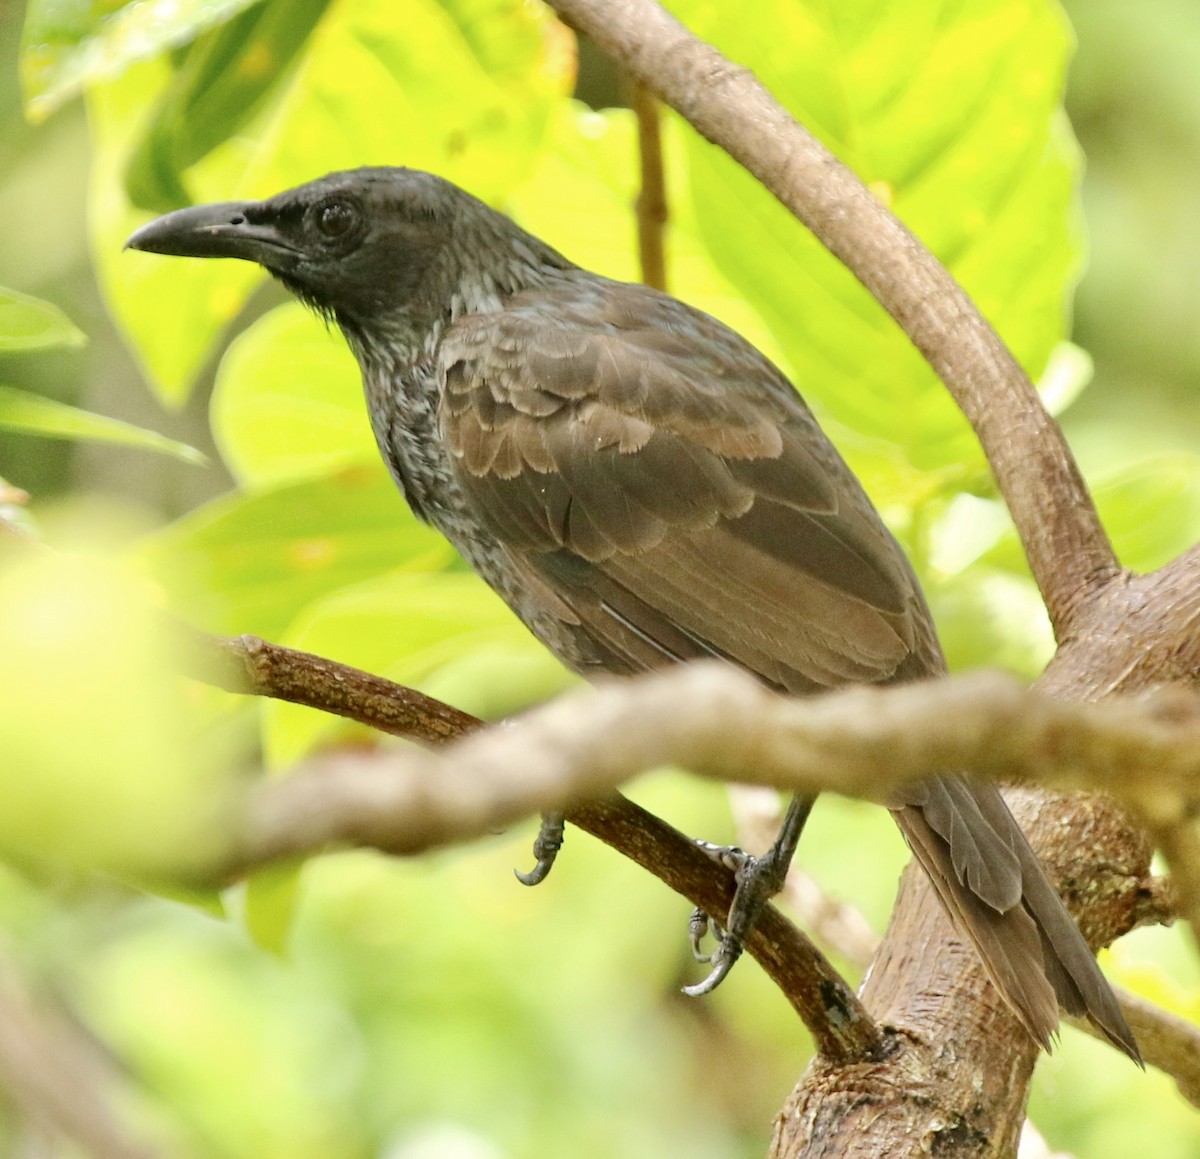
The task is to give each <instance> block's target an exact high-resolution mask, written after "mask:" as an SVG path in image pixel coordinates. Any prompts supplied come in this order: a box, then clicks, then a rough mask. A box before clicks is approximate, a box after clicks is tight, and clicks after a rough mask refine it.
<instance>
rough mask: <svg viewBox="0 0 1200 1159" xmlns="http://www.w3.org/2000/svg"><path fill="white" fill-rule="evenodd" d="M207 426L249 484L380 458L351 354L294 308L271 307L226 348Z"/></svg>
mask: <svg viewBox="0 0 1200 1159" xmlns="http://www.w3.org/2000/svg"><path fill="white" fill-rule="evenodd" d="M212 424H213V434H214V436H215V437H216V440H217V445H218V446H219V447H220V448H221V454H222V457H223V458H224V460H225V462H226V464H227V465H228V467H229V469H230V470H231V471H232V472H233V474H234V476H235V477H236V478H237V479H239V480H240V481H241V482H242V483H243V484H246V485H253V486H255V487H262V486H268V485H273V484H276V483H280V482H283V481H285V480H287V479H299V478H303V477H304V476H306V475H317V474H320V473H324V472H328V471H331V470H334V469H336V468H338V467H342V466H346V465H347V464H350V463H355V462H370V463H375V462H377V461H378V458H379V451H378V450H377V448H376V446H375V440H374V438H373V437H372V435H371V427H370V424H369V422H368V421H367V409H366V403H365V402H364V400H363V391H362V385H361V382H360V377H359V371H358V365H357V363H355V361H354V357H353V355H352V354H351V353H350V351H349V350H348V349H347V348H346V344H345V342H344V341H343V340H342V338H341V336H340V335H339V334H336V333H333V332H332V331H330V330H329V329H328V328H327V327H325V326H324V325H322V323H321V322H320V321H319V320H318V319H317V318H315V317H313V315H311V314H310V313H308V311H306V310H303V309H302V308H301V307H300V306H297V305H291V304H289V305H286V306H280V307H279V308H278V309H276V310H272V311H271V312H270V313H269V314H267V315H266V316H264V317H263V318H260V319H259V320H258V321H257V322H256V323H255V324H254V325H253V326H252V327H250V329H249V330H247V331H246V332H245V333H243V334H242V335H240V336H239V337H238V339H237V340H236V341H235V342H234V343H233V345H232V346H231V347H230V348H229V350H228V352H227V353H226V355H225V357H224V358H223V359H222V360H221V366H220V370H219V371H218V373H217V384H216V389H215V391H214V393H213V400H212Z"/></svg>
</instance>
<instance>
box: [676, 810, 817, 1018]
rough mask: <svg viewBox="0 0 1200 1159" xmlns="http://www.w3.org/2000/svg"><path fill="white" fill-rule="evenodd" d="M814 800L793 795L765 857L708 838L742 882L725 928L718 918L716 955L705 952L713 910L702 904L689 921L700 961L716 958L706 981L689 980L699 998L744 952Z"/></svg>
mask: <svg viewBox="0 0 1200 1159" xmlns="http://www.w3.org/2000/svg"><path fill="white" fill-rule="evenodd" d="M814 800H815V798H813V797H799V796H797V797H793V798H792V801H791V804H790V805H788V810H787V813H786V814H785V815H784V818H783V824H782V826H780V829H779V834H778V835H777V836H776V838H775V842H774V844H773V845H772V846H771V848H770V849H768V850H767V852H766V853H764V854H763V855H762V857H753V856H751V855H750V854H749V853H746V852H745V851H744V850H742V849H738V848H737V847H736V846H728V845H726V846H720V845H709V844H707V843H703V844H704V847H705V851H706V852H707V853H709V854H710V855H712V856H713V857H715V858H716V860H717V861H719V862H720V863H721V864H722V865H724V866H726V867H727V868H728V869H730V870H732V871H733V878H734V882H735V883H736V886H737V888H736V890H735V891H734V895H733V904H732V905H731V906H730V907H729V916H728V917H727V918H726V919H725V923H724V928H722V927H721V926H718V925H717V924H716V923H713V929H714V933H715V934H716V937H717V948H716V950H715V951H714V953H713V954H712V955H711V956H706V955H702V954H701V953H700V939H701V938H702V937H703V936H704V934H705V932H706V931H707V930H708V925H709V916H708V915H707V914H705V913H704V912H703V911H701V910H695V911H693V913H692V917H691V920H690V921H689V922H688V932H689V936H690V939H691V943H692V952H693V953H694V954H695V955H696V957H697V959H699V960H700V961H702V962H712V969H711V970H710V971H709V974H708V977H707V978H705V979H704V981H703V982H698V983H697V984H696V985H695V986H685V987H684V988H683V992H684V993H685V994H688V995H690V996H691V997H693V998H698V997H700V995H702V994H709V993H711V992H712V991H713V990H715V989H716V988H717V987H718V986H719V985H720V984H721V982H722V981H724V979H725V976H726V975H727V974H728V973H729V971H730V970H732V969H733V965H734V963H735V962H736V961H737V960H738V958H740V957H741V956H742V950H744V949H745V947H746V939H747V938H748V937H749V936H750V931H751V930H753V929H754V924H755V922H757V921H758V916H759V914H761V913H762V911H763V907H765V906H766V904H767V903H768V902H769V901H770V900H771V898H773V897H774V896H775V895H776V894H777V893H778V892H779V891H780V890H781V889H782V888H783V883H784V880H785V878H786V877H787V871H788V866H789V865H791V863H792V856H793V855H794V854H795V852H796V846H797V844H799V841H800V834H801V833H803V832H804V823H805V822H806V821H807V820H808V815H809V813H810V812H812V807H813V801H814Z"/></svg>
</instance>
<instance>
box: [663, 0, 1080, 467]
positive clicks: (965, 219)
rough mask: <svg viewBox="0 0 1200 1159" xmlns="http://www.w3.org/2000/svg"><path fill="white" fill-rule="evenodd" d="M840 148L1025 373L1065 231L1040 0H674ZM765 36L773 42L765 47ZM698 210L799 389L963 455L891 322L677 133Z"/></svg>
mask: <svg viewBox="0 0 1200 1159" xmlns="http://www.w3.org/2000/svg"><path fill="white" fill-rule="evenodd" d="M672 8H673V9H675V10H676V11H677V12H678V13H679V14H680V15H681V16H682V17H683V18H684V19H685V21H686V22H687V23H689V25H690V26H692V27H693V28H694V29H695V30H696V31H697V32H699V33H700V34H701V35H704V36H707V37H709V38H711V39H712V40H713V41H714V42H715V43H716V44H717V46H718V47H720V48H722V49H723V50H724V51H726V52H728V53H729V54H730V55H732V56H733V58H734V59H735V60H753V61H754V69H755V73H756V74H757V75H758V77H759V78H760V79H761V80H762V81H763V82H764V83H765V84H766V85H767V86H768V87H769V88H770V89H771V90H772V91H773V92H774V93H775V95H776V96H778V97H779V98H780V99H781V100H783V102H784V103H785V104H786V105H787V106H788V108H789V109H790V110H791V111H792V112H793V113H795V114H796V115H797V116H798V117H799V118H800V119H801V121H803V122H804V123H805V124H806V125H807V126H809V127H810V128H812V129H814V130H815V131H816V132H817V133H818V135H820V136H821V137H822V139H823V140H824V141H825V142H826V144H828V145H829V146H830V147H831V148H832V149H833V150H834V151H835V152H836V153H838V154H839V155H840V156H841V157H842V158H843V159H844V160H846V161H847V162H848V163H849V164H850V165H851V166H852V167H853V168H854V169H855V170H856V171H857V172H858V174H859V175H860V176H861V177H862V178H863V180H864V181H866V182H867V183H868V184H869V185H870V186H871V188H872V189H873V190H875V191H876V193H877V195H878V196H880V197H881V198H883V199H884V200H885V201H886V202H887V203H888V204H889V205H890V206H891V207H892V208H893V209H894V210H895V211H896V212H897V214H898V215H899V216H900V217H901V219H902V220H904V221H905V222H906V223H907V224H908V225H909V226H910V227H911V228H912V229H913V230H914V232H915V233H916V234H917V236H918V237H920V238H922V239H923V240H924V241H925V242H926V244H928V245H929V246H930V247H931V248H932V249H933V251H934V252H935V253H936V254H938V255H939V256H940V257H941V258H942V260H943V261H945V262H946V263H947V264H948V265H949V266H950V269H951V270H952V271H953V272H954V273H955V274H956V275H957V276H958V277H959V278H960V279H961V280H962V282H963V283H964V285H965V286H966V288H967V289H968V291H969V292H970V293H971V294H972V296H973V297H974V299H975V300H976V302H977V303H978V304H979V306H980V307H981V309H982V310H983V312H984V313H985V315H987V316H988V317H989V318H990V319H991V320H992V321H993V322H994V323H995V324H996V326H997V327H998V329H999V331H1000V333H1001V334H1002V335H1003V336H1004V338H1005V339H1006V340H1007V341H1008V342H1009V344H1010V345H1011V346H1012V348H1013V350H1014V352H1015V353H1016V355H1017V357H1018V359H1019V360H1020V361H1021V362H1022V363H1023V364H1024V365H1025V366H1026V367H1027V369H1028V370H1029V372H1030V373H1031V374H1032V375H1033V376H1035V377H1037V376H1039V375H1040V374H1041V373H1042V370H1043V367H1044V366H1045V364H1046V361H1047V359H1048V357H1049V356H1050V353H1051V351H1052V350H1053V349H1054V347H1055V345H1056V343H1058V342H1059V341H1060V340H1061V339H1062V338H1063V337H1064V334H1065V328H1066V318H1067V302H1068V295H1069V293H1070V291H1071V289H1072V288H1073V285H1074V280H1075V278H1076V276H1077V273H1078V269H1079V264H1080V255H1081V246H1080V237H1079V232H1080V231H1079V213H1078V205H1077V184H1078V177H1079V157H1078V150H1077V149H1076V147H1075V144H1074V142H1073V140H1072V138H1071V136H1070V132H1069V129H1068V128H1067V127H1066V123H1065V120H1064V119H1063V117H1062V114H1061V111H1060V107H1059V102H1060V100H1061V95H1062V87H1063V74H1064V70H1065V67H1066V61H1067V56H1068V53H1069V50H1070V47H1071V37H1070V32H1069V30H1068V28H1067V27H1066V24H1065V21H1064V20H1063V17H1062V14H1061V12H1059V11H1058V10H1057V9H1056V8H1055V7H1054V6H1052V5H1049V4H1046V3H1044V2H1043V0H988V2H980V3H974V4H968V5H944V4H923V5H917V6H910V5H881V4H878V3H874V2H872V0H852V2H850V3H842V4H837V5H834V6H829V5H825V4H815V3H812V4H809V3H794V2H792V0H773V2H768V3H763V4H757V5H753V6H750V7H746V6H744V5H743V6H740V7H739V8H738V11H737V16H736V18H733V16H732V8H731V5H728V4H724V5H722V4H712V3H707V2H701V0H678V2H677V3H674V4H672ZM767 44H780V45H784V44H786V45H787V49H786V51H780V52H775V53H772V52H764V51H763V46H764V45H767ZM690 140H691V149H690V159H691V167H692V168H691V172H692V193H693V196H694V198H695V200H696V206H697V217H698V220H699V222H700V223H701V226H702V228H703V229H704V231H705V236H706V238H707V240H708V242H709V244H710V246H711V247H712V251H713V254H714V255H715V257H716V258H717V260H718V261H719V263H720V264H721V267H722V269H723V270H724V271H725V273H726V274H727V275H728V276H729V277H730V279H731V280H732V281H733V282H734V283H735V284H737V285H738V286H739V287H740V288H741V290H742V291H743V292H744V293H745V295H746V296H747V298H748V299H749V300H750V301H751V302H752V303H754V305H755V306H756V307H757V308H758V309H759V311H760V312H761V313H762V315H763V317H764V318H765V319H766V320H767V321H768V323H769V324H770V326H771V328H772V330H773V331H774V333H775V335H776V337H777V339H778V340H779V342H780V344H781V345H782V346H783V347H784V349H785V350H786V351H787V353H788V356H789V359H790V361H791V364H792V366H793V367H794V369H795V371H796V374H797V379H798V382H797V385H798V386H799V387H800V389H801V391H802V392H803V393H804V394H805V395H806V396H807V397H809V398H810V399H812V400H814V401H816V402H817V403H818V404H819V405H820V407H821V408H822V409H823V410H824V411H825V412H826V413H829V414H831V415H834V416H836V417H837V418H839V419H841V420H842V421H844V422H845V423H846V424H847V425H849V426H851V427H853V428H855V429H857V430H859V431H861V432H863V433H865V434H870V435H874V436H876V437H879V438H884V439H888V440H890V441H892V442H895V443H898V444H899V445H900V446H901V447H902V448H903V449H904V451H905V453H906V454H907V455H908V456H909V457H911V458H912V459H913V461H914V462H916V463H918V464H919V465H921V466H922V467H925V468H936V467H939V466H942V465H945V464H949V463H958V464H961V463H966V462H970V461H972V460H975V461H976V462H977V461H978V460H979V456H980V453H979V450H978V448H977V446H976V445H975V442H974V440H973V438H972V437H971V435H970V433H969V431H968V430H967V428H966V424H965V422H964V420H963V419H962V417H961V416H960V415H959V414H958V412H957V410H956V409H955V408H954V406H953V404H952V403H951V401H950V399H949V397H948V396H947V394H946V392H945V390H944V389H943V388H942V386H941V385H940V384H939V383H938V382H937V380H936V378H935V377H934V375H933V372H932V370H931V369H930V368H929V367H928V366H927V365H926V364H925V363H924V362H923V360H922V359H921V357H920V356H919V355H918V354H917V352H916V351H915V349H913V348H912V347H911V346H910V345H909V343H908V341H907V339H906V338H904V336H903V335H902V334H901V332H900V330H899V328H898V327H897V326H896V325H895V323H894V322H893V321H892V320H891V319H890V318H889V317H888V316H887V315H886V314H885V313H884V311H883V309H882V308H881V307H880V306H879V305H878V304H877V303H875V301H874V300H873V299H872V298H871V297H870V295H869V294H867V292H866V291H865V290H864V289H863V288H862V287H861V286H859V285H858V283H857V282H855V281H854V279H853V278H852V277H851V276H850V275H849V273H848V272H847V271H846V270H845V269H844V267H842V266H841V265H840V263H838V262H837V261H836V260H835V259H834V258H832V257H831V256H830V255H829V254H828V253H826V252H825V251H824V250H823V249H822V248H821V247H820V245H819V244H818V243H817V242H816V241H815V239H814V238H813V237H812V236H811V235H809V234H808V233H807V232H806V231H805V230H804V229H803V228H802V227H801V226H799V225H798V223H796V221H795V220H794V219H793V218H792V217H791V216H790V214H788V213H787V211H786V210H784V209H783V208H782V207H781V206H780V205H779V204H778V203H777V202H775V201H774V199H773V198H771V197H770V196H769V195H767V194H766V193H765V192H764V191H763V190H762V189H761V187H759V186H758V185H757V183H756V182H755V181H754V179H753V178H752V177H750V176H749V175H748V174H747V173H745V171H743V170H742V169H740V168H739V167H738V166H737V165H735V164H734V163H733V162H732V161H730V160H729V158H728V157H726V156H725V155H724V154H723V153H721V152H720V151H719V150H717V149H714V148H713V147H712V146H710V145H708V144H707V143H706V142H703V141H702V140H700V138H699V137H697V136H695V135H694V134H693V135H692V136H691V138H690Z"/></svg>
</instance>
